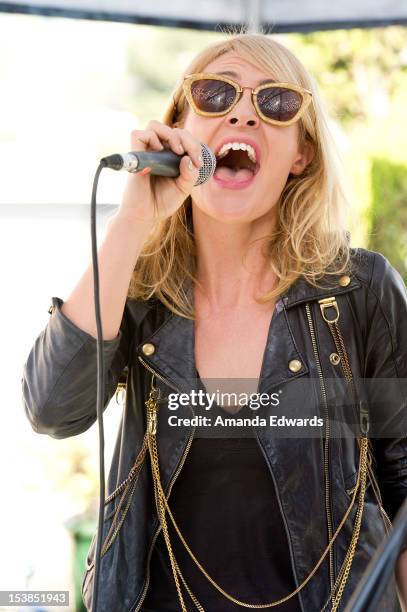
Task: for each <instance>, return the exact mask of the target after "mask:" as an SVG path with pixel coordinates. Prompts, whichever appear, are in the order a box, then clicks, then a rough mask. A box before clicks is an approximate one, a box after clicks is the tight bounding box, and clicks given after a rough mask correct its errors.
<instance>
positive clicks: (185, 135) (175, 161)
mask: <svg viewBox="0 0 407 612" xmlns="http://www.w3.org/2000/svg"><path fill="white" fill-rule="evenodd" d="M163 142H164V143H166V145H167V146H169V147H170V149H165V148H164V145H163ZM131 149H132V152H131V153H126V154H125V155H118V154H116V155H110V156H109V157H105V158H103V159H102V160H101V161H102V163H104V164H105V165H106V166H107V167H110V168H113V169H115V170H122V169H123V170H127V171H128V172H130V175H129V177H128V180H127V184H126V189H125V192H124V196H123V200H122V204H121V207H120V210H119V214H120V213H121V214H124V215H125V216H126V217H129V219H130V220H133V219H134V220H136V221H138V222H143V221H145V222H148V223H153V224H154V223H155V222H157V221H158V220H162V219H166V218H167V217H169V216H171V215H172V214H174V212H175V211H176V210H177V209H178V208H179V207H180V206H181V205H182V203H183V202H184V200H185V199H186V198H187V197H188V196H189V195H190V193H191V191H192V189H193V187H195V186H197V185H200V184H202V183H203V182H205V181H206V180H208V179H209V178H210V177H211V176H212V174H213V172H214V170H215V167H216V158H215V156H214V155H213V153H212V151H211V150H210V149H209V148H208V147H207V146H206V145H203V144H201V143H200V142H199V140H197V139H196V138H195V137H194V136H192V134H191V133H190V132H188V131H187V130H184V129H181V128H171V127H169V126H167V125H165V124H163V123H160V122H158V121H150V122H149V124H148V126H147V129H146V130H134V131H133V132H132V133H131ZM149 174H154V175H156V179H155V181H154V183H153V182H152V181H151V180H150V177H149Z"/></svg>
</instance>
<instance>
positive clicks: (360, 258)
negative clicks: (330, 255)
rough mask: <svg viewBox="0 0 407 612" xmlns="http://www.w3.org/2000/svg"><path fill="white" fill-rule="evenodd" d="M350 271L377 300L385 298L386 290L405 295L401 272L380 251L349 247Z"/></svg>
mask: <svg viewBox="0 0 407 612" xmlns="http://www.w3.org/2000/svg"><path fill="white" fill-rule="evenodd" d="M350 273H351V274H353V276H355V277H356V278H357V279H358V280H359V281H360V283H361V284H362V285H363V286H364V287H365V288H366V289H367V290H369V292H371V293H372V294H373V295H375V296H376V297H377V299H379V300H382V299H383V298H385V297H386V295H387V292H388V291H393V292H396V293H399V294H400V295H401V296H402V295H403V294H404V296H405V295H406V292H407V290H406V286H405V283H404V281H403V278H402V277H401V274H400V273H399V272H398V271H397V270H396V269H395V268H394V267H393V266H392V264H391V263H390V261H389V260H388V259H387V257H385V256H384V255H383V254H382V253H378V252H376V251H370V250H368V249H363V248H360V247H358V248H351V249H350Z"/></svg>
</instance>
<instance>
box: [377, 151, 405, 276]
mask: <svg viewBox="0 0 407 612" xmlns="http://www.w3.org/2000/svg"><path fill="white" fill-rule="evenodd" d="M371 179H372V205H371V209H370V215H371V219H370V220H371V229H370V232H369V248H370V249H372V250H373V251H379V252H380V253H383V255H385V256H386V257H387V258H388V259H389V261H390V262H391V264H392V265H393V266H394V267H395V268H396V269H397V270H398V271H399V272H400V274H401V275H402V276H403V278H404V282H405V283H407V166H405V165H402V164H395V163H393V162H391V161H389V160H387V159H374V160H373V163H372V175H371Z"/></svg>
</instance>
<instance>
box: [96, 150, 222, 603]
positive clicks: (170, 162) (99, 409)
mask: <svg viewBox="0 0 407 612" xmlns="http://www.w3.org/2000/svg"><path fill="white" fill-rule="evenodd" d="M201 145H202V157H203V164H202V166H201V168H200V169H199V175H198V179H197V181H196V183H195V185H200V184H202V183H204V182H205V181H207V180H208V179H209V178H210V177H211V176H212V175H213V173H214V171H215V168H216V158H215V156H214V154H213V153H212V151H211V150H210V149H209V147H207V145H205V144H203V143H201ZM138 155H139V156H140V159H139V160H137V158H136V154H135V153H130V154H127V155H125V156H124V157H123V156H121V155H118V154H115V155H110V156H108V157H104V158H102V159H101V160H100V162H99V166H98V168H97V170H96V173H95V177H94V179H93V187H92V199H91V206H90V226H91V242H92V268H93V299H94V303H95V318H96V336H97V341H96V350H97V392H96V415H97V421H98V430H99V481H100V494H99V512H98V527H97V537H96V550H95V559H94V568H95V569H94V579H93V591H92V608H91V612H97V604H98V587H99V571H100V561H101V559H100V552H101V548H102V534H103V522H104V506H105V440H104V430H103V408H104V399H105V371H104V359H103V331H102V320H101V313H100V291H99V263H98V249H97V235H96V194H97V187H98V183H99V177H100V173H101V172H102V170H103V168H111V169H113V170H121V169H124V170H127V171H129V172H134V171H138V170H140V169H141V167H144V165H146V164H151V165H153V168H152V170H153V171H152V174H160V175H161V176H179V160H180V158H181V157H182V156H180V155H176V154H174V153H172V152H170V151H162V152H161V151H160V152H149V151H145V152H141V153H140V152H139V153H138ZM135 160H136V162H137V163H135ZM140 160H141V163H140ZM143 164H144V165H143ZM177 169H178V171H177Z"/></svg>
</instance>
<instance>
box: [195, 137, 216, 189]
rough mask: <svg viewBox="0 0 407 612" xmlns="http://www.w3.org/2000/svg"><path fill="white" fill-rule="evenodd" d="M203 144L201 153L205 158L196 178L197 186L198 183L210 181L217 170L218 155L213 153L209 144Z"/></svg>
mask: <svg viewBox="0 0 407 612" xmlns="http://www.w3.org/2000/svg"><path fill="white" fill-rule="evenodd" d="M201 146H202V152H201V155H202V159H203V164H202V166H201V167H200V168H199V175H198V178H197V180H196V183H195V184H194V186H195V187H197V185H202V183H205V182H206V181H208V180H209V179H210V178H211V176H213V173H214V172H215V168H216V157H215V155H214V154H213V152H212V151H211V150H210V148H209V147H208V146H206V144H203V143H201Z"/></svg>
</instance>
